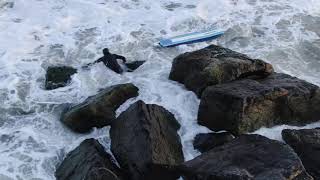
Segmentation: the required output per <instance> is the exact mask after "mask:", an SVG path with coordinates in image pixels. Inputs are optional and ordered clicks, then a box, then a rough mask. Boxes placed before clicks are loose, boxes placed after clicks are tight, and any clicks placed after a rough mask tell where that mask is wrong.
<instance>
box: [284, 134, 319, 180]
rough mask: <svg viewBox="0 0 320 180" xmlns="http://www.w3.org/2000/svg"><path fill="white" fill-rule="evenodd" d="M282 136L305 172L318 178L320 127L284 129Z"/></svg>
mask: <svg viewBox="0 0 320 180" xmlns="http://www.w3.org/2000/svg"><path fill="white" fill-rule="evenodd" d="M282 137H283V140H284V141H285V142H286V143H287V144H289V145H290V146H291V147H292V148H293V150H294V151H295V152H296V153H297V154H298V156H299V157H300V159H301V161H302V163H303V165H304V167H305V168H306V170H307V172H308V173H309V174H310V175H311V176H313V178H314V179H320V129H301V130H290V129H285V130H283V131H282Z"/></svg>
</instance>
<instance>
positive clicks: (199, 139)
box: [193, 132, 234, 153]
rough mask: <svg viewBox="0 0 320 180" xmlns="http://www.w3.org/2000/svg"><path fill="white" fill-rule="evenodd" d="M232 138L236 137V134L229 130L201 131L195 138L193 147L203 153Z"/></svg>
mask: <svg viewBox="0 0 320 180" xmlns="http://www.w3.org/2000/svg"><path fill="white" fill-rule="evenodd" d="M232 139H234V136H233V135H232V134H231V133H229V132H222V133H208V134H205V133H201V134H197V135H196V137H195V138H194V140H193V147H194V148H195V149H197V150H199V151H200V152H202V153H203V152H206V151H209V150H210V149H212V148H214V147H217V146H221V145H223V144H225V143H227V142H229V141H231V140H232Z"/></svg>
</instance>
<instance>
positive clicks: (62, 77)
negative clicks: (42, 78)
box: [45, 66, 77, 90]
mask: <svg viewBox="0 0 320 180" xmlns="http://www.w3.org/2000/svg"><path fill="white" fill-rule="evenodd" d="M75 73H77V70H76V69H74V68H72V67H68V66H59V67H48V69H47V74H46V82H45V89H46V90H52V89H57V88H59V87H64V86H66V85H68V84H69V83H70V81H71V76H72V75H73V74H75Z"/></svg>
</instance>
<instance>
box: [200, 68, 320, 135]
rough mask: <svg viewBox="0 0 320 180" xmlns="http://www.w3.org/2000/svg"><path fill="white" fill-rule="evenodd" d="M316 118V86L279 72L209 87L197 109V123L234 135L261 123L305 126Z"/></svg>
mask: <svg viewBox="0 0 320 180" xmlns="http://www.w3.org/2000/svg"><path fill="white" fill-rule="evenodd" d="M319 119H320V89H319V87H318V86H316V85H313V84H310V83H308V82H306V81H303V80H300V79H298V78H295V77H291V76H289V75H286V74H280V73H274V74H273V75H271V76H269V77H267V78H265V79H260V80H252V79H244V80H238V81H233V82H230V83H226V84H221V85H216V86H211V87H208V88H207V89H206V90H205V91H204V92H203V95H202V97H201V103H200V107H199V112H198V123H199V124H201V125H204V126H207V127H208V128H210V129H212V130H214V131H220V130H227V131H229V132H231V133H233V134H236V135H238V134H242V133H246V132H252V131H254V130H257V129H259V128H261V127H263V126H265V127H272V126H275V125H280V124H290V125H305V124H307V123H310V122H314V121H318V120H319Z"/></svg>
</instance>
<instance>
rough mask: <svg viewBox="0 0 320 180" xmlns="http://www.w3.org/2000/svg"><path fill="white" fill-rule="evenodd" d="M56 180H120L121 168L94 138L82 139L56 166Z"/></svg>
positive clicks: (121, 177)
mask: <svg viewBox="0 0 320 180" xmlns="http://www.w3.org/2000/svg"><path fill="white" fill-rule="evenodd" d="M55 176H56V178H57V180H80V179H81V180H122V179H124V176H123V174H122V171H121V169H120V168H119V167H118V166H117V165H116V164H115V161H114V159H113V158H112V156H111V155H110V154H108V153H107V152H105V150H104V148H103V146H102V145H101V144H100V143H99V142H98V141H97V140H95V139H86V140H84V141H83V142H82V143H81V144H80V145H79V146H78V147H77V148H76V149H74V150H73V151H71V152H70V153H69V154H68V155H67V157H66V158H65V159H64V160H63V162H62V164H61V165H60V166H59V167H58V168H57V170H56V173H55Z"/></svg>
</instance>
